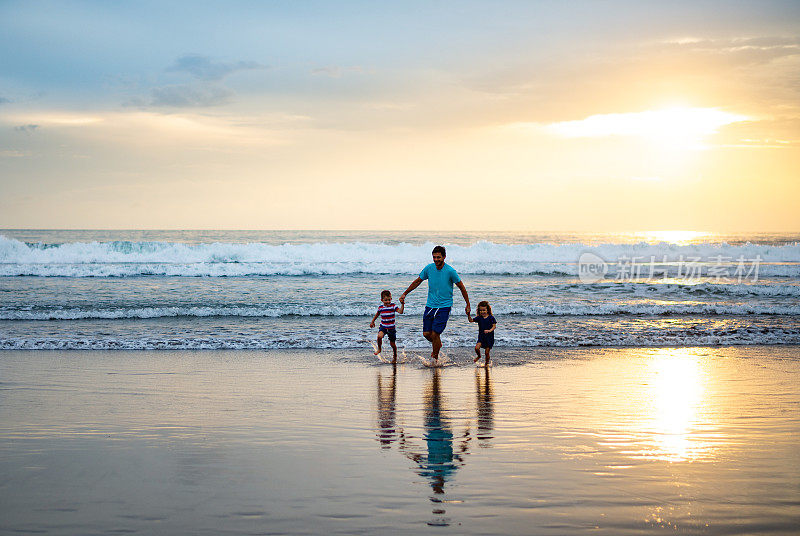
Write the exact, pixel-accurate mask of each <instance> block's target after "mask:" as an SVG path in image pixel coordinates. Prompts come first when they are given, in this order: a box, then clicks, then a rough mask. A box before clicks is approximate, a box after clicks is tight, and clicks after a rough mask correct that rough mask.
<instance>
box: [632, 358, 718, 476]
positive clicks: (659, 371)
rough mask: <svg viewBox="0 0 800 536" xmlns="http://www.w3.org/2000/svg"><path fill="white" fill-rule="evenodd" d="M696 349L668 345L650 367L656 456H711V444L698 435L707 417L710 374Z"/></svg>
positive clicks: (672, 458) (650, 416)
mask: <svg viewBox="0 0 800 536" xmlns="http://www.w3.org/2000/svg"><path fill="white" fill-rule="evenodd" d="M695 352H696V350H693V349H687V348H666V349H663V350H659V351H658V353H657V354H656V355H654V356H653V358H652V359H651V361H650V363H649V367H648V369H647V370H646V374H647V375H648V377H647V378H646V379H645V381H646V382H647V384H648V388H649V395H650V396H649V399H650V401H651V402H650V406H649V408H648V410H649V414H647V415H646V416H645V417H646V419H647V420H649V421H650V425H649V427H648V428H649V429H650V430H651V433H652V443H653V445H654V449H653V452H652V456H653V457H655V458H659V459H663V460H667V461H671V462H678V461H688V460H699V459H703V458H709V457H711V456H712V454H713V451H712V448H711V446H710V445H709V444H708V443H707V442H704V441H703V440H702V438H701V437H702V436H700V434H697V433H695V432H697V431H698V430H697V425H698V424H700V423H701V422H702V421H704V420H705V418H706V417H707V416H706V412H705V405H706V384H707V382H708V381H709V377H708V375H707V374H706V371H705V369H704V367H703V364H702V358H701V357H700V356H698V355H696V353H695Z"/></svg>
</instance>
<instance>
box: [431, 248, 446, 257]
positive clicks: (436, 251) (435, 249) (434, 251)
mask: <svg viewBox="0 0 800 536" xmlns="http://www.w3.org/2000/svg"><path fill="white" fill-rule="evenodd" d="M434 253H441V254H442V257H447V252H446V251H445V250H444V246H436V247H435V248H433V251H431V255H433V254H434Z"/></svg>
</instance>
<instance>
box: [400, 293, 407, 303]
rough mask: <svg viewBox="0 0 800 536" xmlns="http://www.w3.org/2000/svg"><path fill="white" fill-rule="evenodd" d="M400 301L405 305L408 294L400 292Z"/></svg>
mask: <svg viewBox="0 0 800 536" xmlns="http://www.w3.org/2000/svg"><path fill="white" fill-rule="evenodd" d="M400 303H402V304H403V305H405V304H406V295H405V294H400Z"/></svg>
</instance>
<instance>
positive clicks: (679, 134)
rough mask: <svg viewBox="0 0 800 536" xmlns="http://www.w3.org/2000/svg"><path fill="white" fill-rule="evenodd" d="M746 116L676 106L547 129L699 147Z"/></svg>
mask: <svg viewBox="0 0 800 536" xmlns="http://www.w3.org/2000/svg"><path fill="white" fill-rule="evenodd" d="M748 119H749V118H748V117H746V116H743V115H737V114H732V113H728V112H723V111H722V110H718V109H716V108H687V107H675V108H666V109H662V110H648V111H644V112H637V113H622V114H601V115H592V116H589V117H587V118H586V119H581V120H578V121H564V122H561V123H553V124H551V125H549V126H548V128H549V129H550V130H551V131H553V132H555V133H557V134H559V135H561V136H565V137H568V138H593V137H607V136H626V137H638V138H643V139H647V140H651V141H653V142H655V143H658V144H660V145H666V146H669V147H695V148H696V147H698V146H700V144H701V142H702V140H703V139H704V138H706V137H708V136H709V135H711V134H714V133H716V132H717V131H718V130H719V129H720V128H721V127H723V126H725V125H729V124H731V123H736V122H740V121H746V120H748Z"/></svg>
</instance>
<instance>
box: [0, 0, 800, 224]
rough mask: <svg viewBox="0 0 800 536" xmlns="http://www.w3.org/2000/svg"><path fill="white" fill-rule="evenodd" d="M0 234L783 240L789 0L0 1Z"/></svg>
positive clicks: (795, 205)
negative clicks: (670, 233)
mask: <svg viewBox="0 0 800 536" xmlns="http://www.w3.org/2000/svg"><path fill="white" fill-rule="evenodd" d="M0 228H77V229H392V230H393V229H442V230H478V231H479V230H484V229H485V230H525V231H544V230H561V231H636V230H664V229H677V230H681V229H682V230H700V231H711V232H748V231H779V232H796V231H800V2H797V1H794V0H792V1H770V0H758V1H748V2H743V1H734V0H729V1H717V2H709V1H696V0H695V1H691V2H680V1H673V2H642V1H636V2H622V1H601V0H594V1H585V2H580V1H571V2H560V1H538V2H537V1H522V2H509V1H497V2H489V1H486V2H472V1H426V2H413V1H406V2H375V1H370V2H356V1H352V2H333V1H326V2H310V1H293V2H289V1H286V2H236V1H226V2H202V1H200V2H178V1H176V2H150V1H137V2H105V1H103V2H82V1H61V2H41V1H36V0H29V1H10V0H0Z"/></svg>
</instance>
